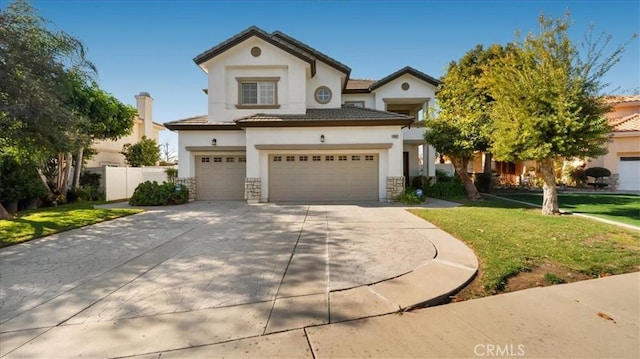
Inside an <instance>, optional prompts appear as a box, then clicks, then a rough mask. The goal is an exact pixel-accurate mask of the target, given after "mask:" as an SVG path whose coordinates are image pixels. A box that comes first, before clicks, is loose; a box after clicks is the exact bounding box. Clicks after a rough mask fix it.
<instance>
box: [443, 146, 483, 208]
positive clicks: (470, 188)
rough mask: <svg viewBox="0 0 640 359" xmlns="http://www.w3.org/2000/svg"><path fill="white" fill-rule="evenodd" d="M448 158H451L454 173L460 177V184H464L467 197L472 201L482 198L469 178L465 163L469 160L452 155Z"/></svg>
mask: <svg viewBox="0 0 640 359" xmlns="http://www.w3.org/2000/svg"><path fill="white" fill-rule="evenodd" d="M449 159H451V163H453V168H454V169H455V170H456V173H457V174H458V176H460V179H461V180H462V184H463V185H464V188H465V189H466V190H467V197H468V198H469V199H470V200H472V201H475V200H478V199H482V197H481V196H480V193H478V189H477V188H476V185H475V184H474V183H473V181H472V180H471V177H469V174H468V173H467V163H468V161H469V160H464V159H462V158H457V157H452V156H449Z"/></svg>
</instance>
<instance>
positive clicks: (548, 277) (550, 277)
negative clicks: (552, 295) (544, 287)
mask: <svg viewBox="0 0 640 359" xmlns="http://www.w3.org/2000/svg"><path fill="white" fill-rule="evenodd" d="M544 280H545V281H547V283H549V284H562V283H565V280H564V279H562V278H560V277H558V276H557V275H556V274H553V273H550V272H547V273H545V274H544Z"/></svg>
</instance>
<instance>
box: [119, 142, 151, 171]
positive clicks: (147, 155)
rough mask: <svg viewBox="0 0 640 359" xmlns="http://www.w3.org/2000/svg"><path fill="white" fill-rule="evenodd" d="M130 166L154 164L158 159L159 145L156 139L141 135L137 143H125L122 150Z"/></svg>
mask: <svg viewBox="0 0 640 359" xmlns="http://www.w3.org/2000/svg"><path fill="white" fill-rule="evenodd" d="M120 153H122V154H123V155H124V157H125V160H126V161H127V164H129V165H130V166H131V167H142V166H154V165H155V164H156V162H158V161H159V160H160V146H159V145H158V143H156V140H154V139H152V138H147V137H146V136H142V140H140V142H138V143H134V144H130V143H127V144H125V145H124V146H122V152H120Z"/></svg>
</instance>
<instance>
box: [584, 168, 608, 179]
mask: <svg viewBox="0 0 640 359" xmlns="http://www.w3.org/2000/svg"><path fill="white" fill-rule="evenodd" d="M584 174H585V175H587V176H589V177H593V178H595V179H596V180H597V179H598V178H601V177H609V176H611V171H609V170H608V169H606V168H604V167H589V168H587V169H586V170H585V171H584Z"/></svg>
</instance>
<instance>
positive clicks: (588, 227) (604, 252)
mask: <svg viewBox="0 0 640 359" xmlns="http://www.w3.org/2000/svg"><path fill="white" fill-rule="evenodd" d="M524 207H526V206H525V205H522V204H518V203H514V202H508V201H505V200H500V199H486V200H484V201H478V202H469V201H466V202H464V205H463V206H461V207H456V208H448V209H437V210H436V209H427V210H424V209H412V210H410V212H412V213H414V214H415V215H417V216H419V217H421V218H424V219H425V220H427V221H429V222H431V223H433V224H435V225H436V226H438V227H439V228H441V229H442V230H444V231H446V232H448V233H450V234H451V235H453V236H455V237H456V238H458V239H460V240H462V241H463V242H465V243H466V244H467V245H468V246H469V247H471V248H472V249H473V251H474V252H475V253H476V256H477V257H478V259H479V262H480V268H479V273H478V277H477V278H476V280H475V281H474V283H473V284H472V286H471V290H470V292H469V293H468V294H466V295H465V297H467V298H472V297H478V296H487V295H492V294H496V293H498V292H501V291H504V290H505V289H508V288H506V287H507V281H508V280H509V279H510V278H512V277H514V276H517V275H518V274H520V273H524V272H529V271H532V270H534V269H536V268H538V267H544V268H548V267H551V268H554V269H558V273H563V272H562V271H569V272H574V273H578V274H581V275H585V276H588V277H598V276H601V275H609V274H621V273H627V272H632V271H637V270H639V269H640V239H639V236H638V232H636V231H632V230H628V229H624V228H620V227H617V226H614V225H609V224H606V223H601V222H596V221H591V220H588V219H585V218H581V217H576V216H571V215H562V216H544V215H542V214H540V210H539V209H534V208H530V207H526V208H524ZM564 273H566V272H564ZM547 279H549V278H547ZM551 279H554V278H551ZM554 280H555V279H554ZM556 281H557V280H556Z"/></svg>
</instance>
